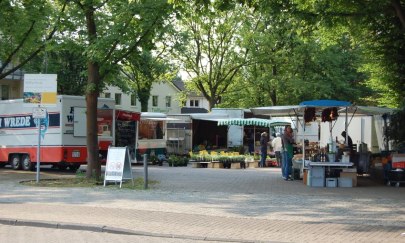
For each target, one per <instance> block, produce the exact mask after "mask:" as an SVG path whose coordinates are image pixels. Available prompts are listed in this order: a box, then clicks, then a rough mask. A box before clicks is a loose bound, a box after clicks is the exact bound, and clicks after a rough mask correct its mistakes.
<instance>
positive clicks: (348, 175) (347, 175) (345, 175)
mask: <svg viewBox="0 0 405 243" xmlns="http://www.w3.org/2000/svg"><path fill="white" fill-rule="evenodd" d="M340 177H341V178H351V179H352V186H357V173H356V172H340Z"/></svg>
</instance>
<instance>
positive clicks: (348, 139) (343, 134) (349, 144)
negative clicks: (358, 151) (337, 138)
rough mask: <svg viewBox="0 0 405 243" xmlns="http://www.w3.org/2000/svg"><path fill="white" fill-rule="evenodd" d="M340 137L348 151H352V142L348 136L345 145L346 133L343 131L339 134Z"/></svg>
mask: <svg viewBox="0 0 405 243" xmlns="http://www.w3.org/2000/svg"><path fill="white" fill-rule="evenodd" d="M341 135H342V137H344V138H345V145H347V146H348V147H349V148H350V150H352V149H353V140H352V138H351V137H350V136H347V143H346V132H345V131H343V132H342V133H341Z"/></svg>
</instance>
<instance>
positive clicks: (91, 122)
mask: <svg viewBox="0 0 405 243" xmlns="http://www.w3.org/2000/svg"><path fill="white" fill-rule="evenodd" d="M85 13H86V24H87V31H88V38H89V43H90V44H89V45H92V44H94V42H95V41H96V40H97V29H96V22H95V20H94V8H93V7H92V6H87V8H86V9H85ZM87 69H88V70H87V72H88V80H87V92H86V106H87V112H86V119H87V123H86V126H87V171H86V177H87V178H92V177H95V179H96V180H100V177H101V164H100V161H99V158H98V156H99V151H98V135H97V130H98V129H97V98H98V95H99V87H100V67H99V64H98V63H97V62H96V61H94V60H89V62H88V64H87Z"/></svg>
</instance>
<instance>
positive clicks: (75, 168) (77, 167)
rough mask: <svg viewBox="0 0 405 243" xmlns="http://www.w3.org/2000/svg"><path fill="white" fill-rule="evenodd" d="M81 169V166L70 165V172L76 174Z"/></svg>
mask: <svg viewBox="0 0 405 243" xmlns="http://www.w3.org/2000/svg"><path fill="white" fill-rule="evenodd" d="M79 168H80V164H73V165H69V170H70V171H73V172H76V171H77V170H78V169H79Z"/></svg>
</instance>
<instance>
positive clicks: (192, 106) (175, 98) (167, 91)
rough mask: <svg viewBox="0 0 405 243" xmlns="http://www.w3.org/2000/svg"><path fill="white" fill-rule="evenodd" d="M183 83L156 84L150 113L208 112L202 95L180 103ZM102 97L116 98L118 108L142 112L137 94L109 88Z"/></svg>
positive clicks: (189, 95)
mask: <svg viewBox="0 0 405 243" xmlns="http://www.w3.org/2000/svg"><path fill="white" fill-rule="evenodd" d="M184 89H185V88H184V83H183V81H180V80H176V81H173V82H162V83H154V84H153V85H152V90H151V94H150V99H149V102H148V112H161V113H166V114H181V113H196V112H198V113H202V112H208V108H209V105H208V101H207V100H206V99H205V98H204V97H203V96H201V95H197V94H195V93H190V94H188V95H187V100H186V102H185V104H184V105H183V104H181V103H180V101H179V95H180V92H181V91H183V90H184ZM100 96H101V97H106V98H115V102H116V106H117V108H121V109H123V110H128V111H136V112H140V111H141V103H140V102H139V100H138V99H137V97H136V95H135V94H126V93H123V92H122V90H121V89H120V88H118V87H114V86H108V87H107V90H105V91H104V92H103V93H102V94H101V95H100Z"/></svg>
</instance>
